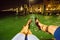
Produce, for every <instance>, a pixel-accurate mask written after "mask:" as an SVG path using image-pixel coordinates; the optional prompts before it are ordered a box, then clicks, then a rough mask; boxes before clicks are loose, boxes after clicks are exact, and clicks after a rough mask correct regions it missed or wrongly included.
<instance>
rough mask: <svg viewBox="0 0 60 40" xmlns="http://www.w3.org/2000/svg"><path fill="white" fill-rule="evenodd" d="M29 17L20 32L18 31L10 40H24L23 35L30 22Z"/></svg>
mask: <svg viewBox="0 0 60 40" xmlns="http://www.w3.org/2000/svg"><path fill="white" fill-rule="evenodd" d="M31 21H32V20H31V19H29V20H28V22H27V24H26V25H25V26H23V28H22V30H21V32H19V33H18V34H16V35H15V36H14V37H13V38H12V40H25V36H26V34H27V32H28V27H29V24H30V23H31Z"/></svg>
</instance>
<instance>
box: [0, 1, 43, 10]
mask: <svg viewBox="0 0 60 40" xmlns="http://www.w3.org/2000/svg"><path fill="white" fill-rule="evenodd" d="M42 2H43V1H42V0H36V2H35V4H36V3H37V4H39V3H42ZM23 4H28V0H0V10H2V9H8V8H11V7H12V8H16V7H18V6H19V5H23Z"/></svg>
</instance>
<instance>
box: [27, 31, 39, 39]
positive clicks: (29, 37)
mask: <svg viewBox="0 0 60 40" xmlns="http://www.w3.org/2000/svg"><path fill="white" fill-rule="evenodd" d="M27 38H28V40H39V39H38V38H37V37H36V36H35V35H33V34H32V32H31V31H30V30H29V31H28V35H27Z"/></svg>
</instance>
